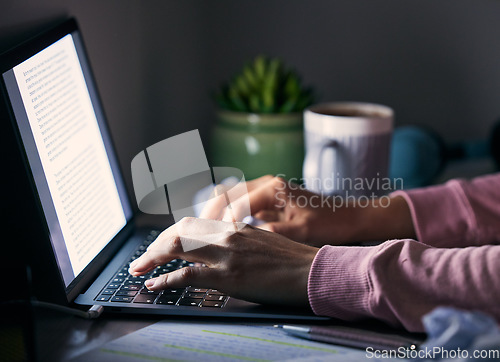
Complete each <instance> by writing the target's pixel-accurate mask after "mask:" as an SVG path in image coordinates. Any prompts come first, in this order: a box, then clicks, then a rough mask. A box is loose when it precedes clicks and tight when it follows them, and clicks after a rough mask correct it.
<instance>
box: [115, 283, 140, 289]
mask: <svg viewBox="0 0 500 362" xmlns="http://www.w3.org/2000/svg"><path fill="white" fill-rule="evenodd" d="M141 288H142V287H141V286H140V285H135V284H130V285H124V286H123V287H121V288H120V290H139V289H141Z"/></svg>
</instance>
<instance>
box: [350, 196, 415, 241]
mask: <svg viewBox="0 0 500 362" xmlns="http://www.w3.org/2000/svg"><path fill="white" fill-rule="evenodd" d="M354 210H355V215H356V216H355V218H354V220H356V225H358V227H356V228H355V230H356V231H355V240H356V241H382V240H384V241H385V240H388V239H407V238H408V239H415V237H416V236H415V228H414V226H413V220H412V217H411V213H410V208H409V206H408V204H407V202H406V200H405V199H404V198H403V197H401V196H394V197H389V198H387V197H385V198H381V199H374V200H373V201H372V202H370V204H369V205H368V206H367V207H360V206H359V205H356V206H354Z"/></svg>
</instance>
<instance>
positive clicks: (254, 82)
mask: <svg viewBox="0 0 500 362" xmlns="http://www.w3.org/2000/svg"><path fill="white" fill-rule="evenodd" d="M215 101H216V103H217V105H218V107H219V109H218V112H217V122H216V125H215V127H214V130H213V136H212V140H211V161H212V164H213V165H214V166H232V167H237V168H239V169H241V170H242V171H243V172H244V174H245V177H246V179H247V180H248V179H253V178H256V177H259V176H262V175H265V174H282V175H284V176H285V177H287V178H300V177H301V176H302V163H303V161H304V141H303V124H302V112H303V110H304V109H305V108H306V107H308V106H309V105H310V104H311V103H312V102H313V92H312V90H311V89H310V88H304V87H302V85H301V81H300V78H299V76H298V75H297V73H296V72H295V71H294V70H291V69H289V68H287V67H285V65H284V63H283V61H281V60H280V59H277V58H268V57H265V56H262V55H261V56H257V57H256V58H255V59H254V60H253V61H251V62H250V63H248V64H246V65H245V66H244V67H243V69H242V70H241V72H240V73H238V74H237V75H235V76H234V77H233V78H232V80H231V81H229V82H228V83H227V84H224V85H223V86H222V87H221V88H220V90H219V92H217V93H216V95H215Z"/></svg>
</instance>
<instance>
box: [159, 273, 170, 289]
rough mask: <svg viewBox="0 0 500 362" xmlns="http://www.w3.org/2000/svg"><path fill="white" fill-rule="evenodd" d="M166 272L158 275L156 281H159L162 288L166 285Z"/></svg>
mask: <svg viewBox="0 0 500 362" xmlns="http://www.w3.org/2000/svg"><path fill="white" fill-rule="evenodd" d="M167 277H168V276H167V274H163V275H160V276H159V277H158V279H157V280H158V283H160V284H159V285H160V286H161V287H162V288H165V286H166V285H167Z"/></svg>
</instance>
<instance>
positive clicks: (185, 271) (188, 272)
mask: <svg viewBox="0 0 500 362" xmlns="http://www.w3.org/2000/svg"><path fill="white" fill-rule="evenodd" d="M179 274H180V275H179V279H180V280H182V281H185V282H188V281H190V280H193V279H194V278H195V277H196V274H197V273H196V269H195V268H192V267H185V268H182V269H181V270H180V272H179Z"/></svg>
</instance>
